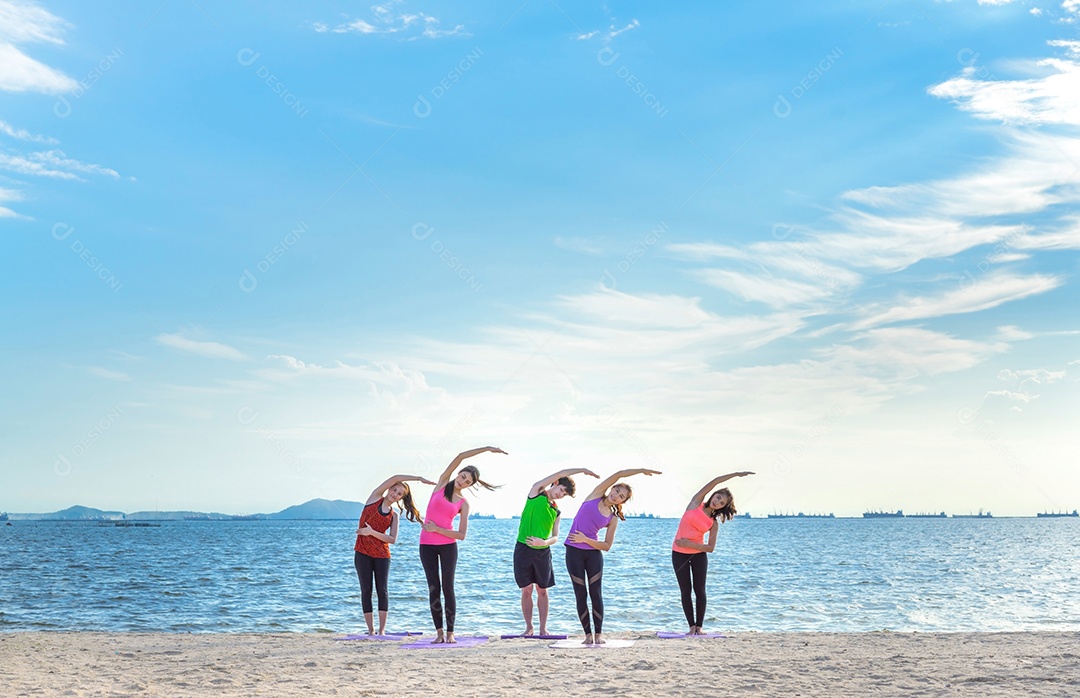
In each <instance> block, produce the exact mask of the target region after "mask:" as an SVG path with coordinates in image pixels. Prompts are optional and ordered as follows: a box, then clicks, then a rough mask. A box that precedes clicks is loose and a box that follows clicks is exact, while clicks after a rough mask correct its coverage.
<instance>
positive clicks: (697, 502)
mask: <svg viewBox="0 0 1080 698" xmlns="http://www.w3.org/2000/svg"><path fill="white" fill-rule="evenodd" d="M747 475H753V473H752V472H750V471H749V470H743V471H740V472H737V473H728V474H727V475H721V476H720V477H714V478H713V479H712V480H709V484H707V485H705V486H704V487H702V488H701V489H700V490H698V491H697V494H695V495H694V496H693V498H692V499H691V500H690V503H689V504H688V505H686V510H687V511H692V510H694V509H697V508H698V507H699V506H701V503H702V502H704V501H705V497H706V496H708V494H709V492H711V491H712V489H713V488H714V487H716V486H717V485H719V484H720V483H722V482H727V481H728V480H730V479H731V478H734V477H745V476H747ZM709 552H712V551H711V550H710V551H709Z"/></svg>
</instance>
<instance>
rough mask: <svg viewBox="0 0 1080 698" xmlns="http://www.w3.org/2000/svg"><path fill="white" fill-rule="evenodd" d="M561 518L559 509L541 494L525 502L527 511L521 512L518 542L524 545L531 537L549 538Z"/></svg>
mask: <svg viewBox="0 0 1080 698" xmlns="http://www.w3.org/2000/svg"><path fill="white" fill-rule="evenodd" d="M557 518H559V508H558V507H557V506H555V504H554V503H552V502H549V501H548V498H547V495H546V494H544V493H543V492H541V493H540V494H538V495H536V496H535V497H529V498H528V499H527V500H525V510H524V511H522V512H521V524H520V525H519V526H518V537H517V539H518V542H519V543H524V542H525V539H527V538H529V537H530V536H536V537H537V538H548V537H549V536H550V535H551V530H552V528H554V526H555V519H557Z"/></svg>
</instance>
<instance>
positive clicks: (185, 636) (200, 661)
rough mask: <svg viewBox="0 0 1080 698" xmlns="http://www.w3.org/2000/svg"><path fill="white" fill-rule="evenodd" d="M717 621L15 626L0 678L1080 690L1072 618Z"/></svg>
mask: <svg viewBox="0 0 1080 698" xmlns="http://www.w3.org/2000/svg"><path fill="white" fill-rule="evenodd" d="M725 634H727V635H729V637H727V638H720V639H682V640H679V639H677V640H662V639H659V638H657V637H656V635H655V633H644V632H615V633H611V634H609V635H606V637H608V638H610V639H624V640H634V641H635V642H634V645H633V646H632V647H627V648H604V649H571V650H565V649H552V648H550V647H549V646H548V645H549V644H550V643H548V642H545V641H540V640H500V639H497V638H495V637H493V638H491V639H489V641H488V642H486V643H484V644H481V645H479V646H476V647H461V648H447V649H432V650H415V651H410V650H402V649H400V648H399V647H397V644H398V643H396V642H372V641H338V640H335V639H334V638H336V637H342V635H338V634H331V633H236V634H232V633H192V634H189V633H151V632H146V633H143V632H116V633H102V632H83V631H76V632H68V631H14V632H0V681H2V683H3V684H4V685H5V686H7V689H6V690H5V693H6V694H7V695H35V694H42V693H44V694H46V695H76V696H79V695H102V694H104V695H117V694H119V695H132V696H159V695H160V696H170V695H185V696H222V695H236V696H241V695H242V696H249V695H275V696H281V695H296V696H300V695H304V696H309V695H332V694H335V693H341V694H347V695H365V696H366V695H383V694H387V693H389V694H394V695H421V694H425V695H430V694H431V693H432V692H433V691H437V692H438V693H440V694H442V695H461V696H474V695H485V696H504V695H505V696H517V695H522V694H531V693H540V692H543V693H549V694H556V695H584V694H586V693H591V692H593V691H601V692H606V693H614V694H616V695H661V696H664V695H670V696H675V695H686V694H688V693H690V692H697V693H700V694H702V695H717V694H720V693H732V694H735V693H737V694H741V695H751V696H775V695H780V694H786V695H799V696H836V695H859V696H865V695H903V696H940V695H949V696H953V695H971V696H1007V695H1008V696H1014V695H1017V694H1019V695H1025V696H1033V695H1035V696H1043V695H1045V696H1061V695H1075V694H1080V632H1056V631H1033V632H992V633H897V632H888V631H880V632H870V633H818V632H807V633H793V632H785V633H757V632H750V633H738V634H731V633H725ZM430 635H431V633H427V636H429V637H430ZM570 637H571V638H572V639H579V640H580V636H573V635H572V636H570Z"/></svg>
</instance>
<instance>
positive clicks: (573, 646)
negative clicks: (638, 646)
mask: <svg viewBox="0 0 1080 698" xmlns="http://www.w3.org/2000/svg"><path fill="white" fill-rule="evenodd" d="M633 645H634V641H633V640H604V644H602V645H586V644H585V643H584V642H583V641H581V640H562V641H561V642H553V643H551V644H550V645H548V647H551V648H553V649H558V650H604V649H616V648H619V647H633Z"/></svg>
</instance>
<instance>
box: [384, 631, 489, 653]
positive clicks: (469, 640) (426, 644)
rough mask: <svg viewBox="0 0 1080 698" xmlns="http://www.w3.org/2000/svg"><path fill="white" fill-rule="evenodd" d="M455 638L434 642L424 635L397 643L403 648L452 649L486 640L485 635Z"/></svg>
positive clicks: (431, 638)
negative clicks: (414, 639) (412, 640)
mask: <svg viewBox="0 0 1080 698" xmlns="http://www.w3.org/2000/svg"><path fill="white" fill-rule="evenodd" d="M455 639H456V640H457V642H453V643H450V642H440V643H439V644H435V638H433V637H426V638H424V639H423V640H416V641H414V642H406V643H405V644H402V645H398V647H400V648H401V649H403V650H445V649H453V648H455V647H457V648H462V647H476V646H477V645H482V644H484V643H485V642H487V641H488V639H487V635H466V636H464V637H458V638H455Z"/></svg>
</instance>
